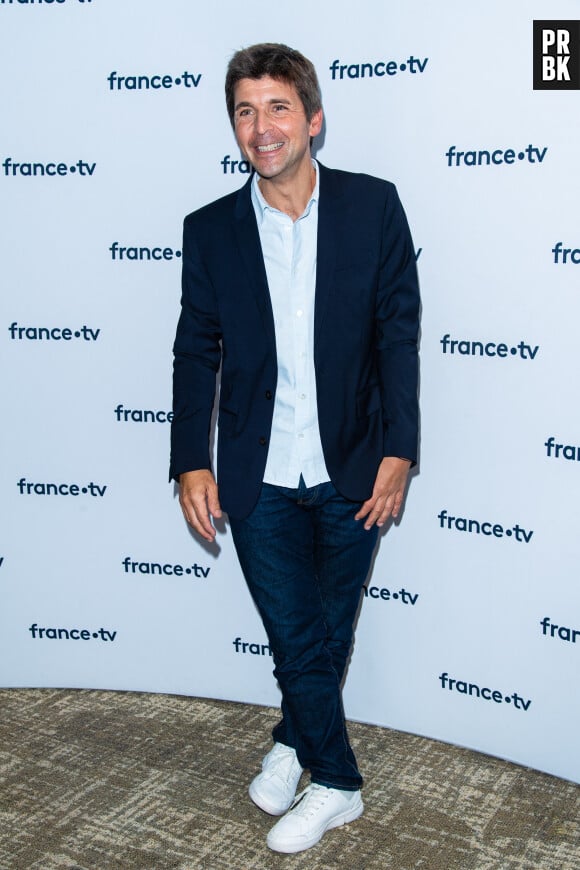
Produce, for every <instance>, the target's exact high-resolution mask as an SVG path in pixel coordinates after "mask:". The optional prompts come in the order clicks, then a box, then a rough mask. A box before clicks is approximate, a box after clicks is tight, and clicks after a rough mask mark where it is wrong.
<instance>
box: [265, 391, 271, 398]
mask: <svg viewBox="0 0 580 870" xmlns="http://www.w3.org/2000/svg"><path fill="white" fill-rule="evenodd" d="M266 398H267V399H271V398H272V390H266Z"/></svg>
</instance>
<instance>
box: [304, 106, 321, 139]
mask: <svg viewBox="0 0 580 870" xmlns="http://www.w3.org/2000/svg"><path fill="white" fill-rule="evenodd" d="M322 118H323V114H322V109H318V111H317V112H315V113H314V114H313V116H312V118H311V119H310V127H309V130H308V132H309V134H310V136H312V137H313V136H318V134H319V133H320V131H321V130H322Z"/></svg>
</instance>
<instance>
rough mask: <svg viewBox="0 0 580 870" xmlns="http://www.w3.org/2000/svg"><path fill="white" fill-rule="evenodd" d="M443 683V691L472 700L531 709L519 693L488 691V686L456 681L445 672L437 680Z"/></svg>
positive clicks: (497, 690) (517, 708)
mask: <svg viewBox="0 0 580 870" xmlns="http://www.w3.org/2000/svg"><path fill="white" fill-rule="evenodd" d="M437 679H438V680H439V682H440V683H441V688H442V689H449V691H450V692H459V694H460V695H469V697H470V698H483V700H484V701H495V703H496V704H512V705H513V706H514V707H515V708H516V710H524V711H527V710H529V709H530V704H531V703H532V702H531V701H526V700H525V699H524V698H522V697H521V695H518V693H517V692H513V693H512V694H511V695H506V694H504V693H503V692H502V691H500V690H499V689H488V688H487V687H486V686H484V687H483V688H480V686H478V685H477V683H468V682H467V680H456V679H455V678H454V677H450V676H449V674H448V673H447V671H444V672H443V673H442V674H440V675H439V677H438V678H437Z"/></svg>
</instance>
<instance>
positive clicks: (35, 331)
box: [8, 320, 101, 341]
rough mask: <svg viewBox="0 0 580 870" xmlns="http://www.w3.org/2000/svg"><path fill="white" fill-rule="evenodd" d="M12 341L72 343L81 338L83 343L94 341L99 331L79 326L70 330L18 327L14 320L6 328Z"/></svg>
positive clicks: (66, 327)
mask: <svg viewBox="0 0 580 870" xmlns="http://www.w3.org/2000/svg"><path fill="white" fill-rule="evenodd" d="M8 332H9V333H10V338H11V339H12V340H13V341H72V340H73V339H76V338H82V339H83V341H96V340H97V338H98V337H99V335H100V334H101V330H100V329H91V327H90V326H81V327H80V329H72V328H70V327H68V326H19V325H18V322H17V321H16V320H14V321H13V322H12V323H11V324H10V326H9V327H8Z"/></svg>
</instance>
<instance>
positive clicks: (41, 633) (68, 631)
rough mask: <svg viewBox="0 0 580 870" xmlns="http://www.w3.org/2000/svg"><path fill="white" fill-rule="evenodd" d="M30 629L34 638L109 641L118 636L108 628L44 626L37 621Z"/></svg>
mask: <svg viewBox="0 0 580 870" xmlns="http://www.w3.org/2000/svg"><path fill="white" fill-rule="evenodd" d="M28 631H29V632H30V634H31V636H32V639H33V640H102V641H103V642H104V643H108V642H109V641H110V642H113V641H114V640H115V638H116V637H117V632H116V631H109V630H108V629H107V628H99V629H97V630H96V631H93V630H92V629H90V628H44V627H43V626H40V625H37V624H36V622H33V623H32V625H31V626H30V628H29V629H28Z"/></svg>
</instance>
